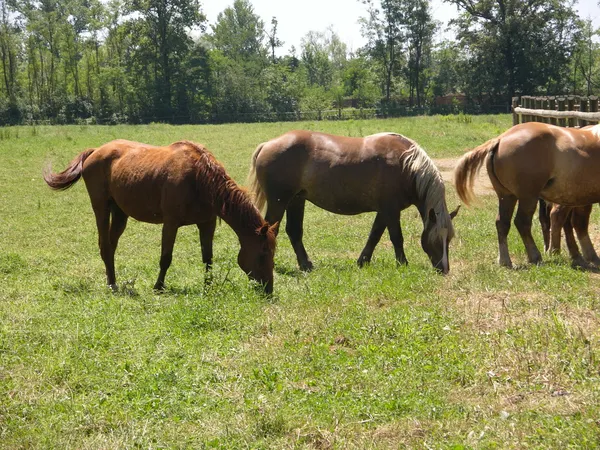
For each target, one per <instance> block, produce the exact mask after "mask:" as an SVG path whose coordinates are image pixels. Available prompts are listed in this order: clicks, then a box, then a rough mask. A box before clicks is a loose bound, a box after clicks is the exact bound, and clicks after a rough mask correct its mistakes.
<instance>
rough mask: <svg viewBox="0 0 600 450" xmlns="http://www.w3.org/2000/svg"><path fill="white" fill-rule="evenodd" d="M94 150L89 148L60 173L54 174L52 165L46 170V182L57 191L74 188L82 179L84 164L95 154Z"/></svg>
mask: <svg viewBox="0 0 600 450" xmlns="http://www.w3.org/2000/svg"><path fill="white" fill-rule="evenodd" d="M94 150H96V149H94V148H89V149H87V150H85V151H83V152H81V153H80V154H79V155H77V157H75V159H73V161H71V162H70V163H69V166H68V167H67V168H66V169H65V170H63V171H62V172H60V173H52V170H51V167H50V165H48V166H47V167H46V169H45V170H44V181H45V182H46V184H47V185H48V186H50V187H51V188H52V189H55V190H57V191H64V190H65V189H69V188H70V187H71V186H73V185H74V184H75V183H77V181H78V180H79V179H80V178H81V171H82V169H83V162H84V161H85V160H86V159H87V157H88V156H90V155H91V154H92V153H93V152H94Z"/></svg>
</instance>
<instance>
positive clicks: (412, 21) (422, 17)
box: [402, 0, 437, 106]
mask: <svg viewBox="0 0 600 450" xmlns="http://www.w3.org/2000/svg"><path fill="white" fill-rule="evenodd" d="M402 23H403V24H404V25H405V27H406V41H407V44H408V82H409V99H410V100H409V101H410V106H412V105H413V103H414V97H415V94H416V103H417V106H421V102H422V96H423V94H424V90H425V80H424V78H425V77H424V73H425V70H426V68H427V64H425V63H427V62H429V60H430V54H431V46H432V41H433V34H434V33H435V29H436V27H437V24H436V22H435V21H434V20H433V18H432V16H431V12H430V10H429V0H415V1H409V2H407V3H406V4H404V5H403V20H402Z"/></svg>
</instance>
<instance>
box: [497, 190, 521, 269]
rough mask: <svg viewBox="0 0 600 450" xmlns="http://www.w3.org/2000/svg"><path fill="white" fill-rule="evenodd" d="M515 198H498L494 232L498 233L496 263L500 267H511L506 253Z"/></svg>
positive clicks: (508, 255) (511, 196)
mask: <svg viewBox="0 0 600 450" xmlns="http://www.w3.org/2000/svg"><path fill="white" fill-rule="evenodd" d="M516 204H517V197H515V196H514V195H508V196H505V197H501V196H498V216H497V217H496V231H497V233H498V263H499V264H500V265H501V266H505V267H512V261H511V260H510V254H509V253H508V241H507V237H508V232H509V231H510V221H511V219H512V215H513V212H514V211H515V205H516Z"/></svg>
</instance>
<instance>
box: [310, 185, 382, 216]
mask: <svg viewBox="0 0 600 450" xmlns="http://www.w3.org/2000/svg"><path fill="white" fill-rule="evenodd" d="M306 199H307V200H308V201H310V202H311V203H313V204H315V205H316V206H318V207H319V208H322V209H325V210H327V211H330V212H332V213H336V214H346V215H354V214H360V213H364V212H370V211H375V210H376V209H377V208H376V205H374V204H373V201H372V198H371V196H370V195H367V192H364V191H363V192H361V191H353V190H351V189H341V190H340V189H329V190H327V189H314V190H313V189H311V190H307V191H306Z"/></svg>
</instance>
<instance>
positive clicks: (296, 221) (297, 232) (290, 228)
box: [285, 196, 313, 272]
mask: <svg viewBox="0 0 600 450" xmlns="http://www.w3.org/2000/svg"><path fill="white" fill-rule="evenodd" d="M305 204H306V200H305V199H304V198H302V197H298V196H296V197H294V198H293V199H292V201H291V202H290V203H289V205H288V207H287V213H286V224H285V231H286V233H287V235H288V237H289V238H290V242H291V243H292V247H293V249H294V252H295V253H296V259H297V260H298V266H300V270H303V271H306V272H309V271H311V270H312V269H313V263H312V262H311V261H310V259H309V258H308V254H307V253H306V249H305V248H304V244H303V243H302V235H303V234H304V231H303V228H302V224H303V222H304V206H305Z"/></svg>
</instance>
